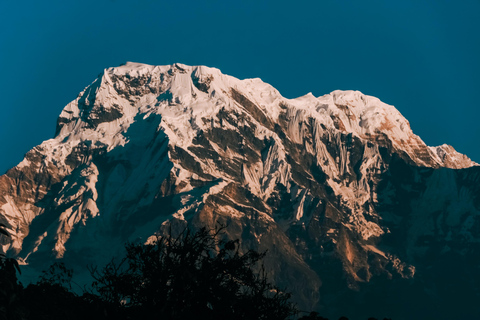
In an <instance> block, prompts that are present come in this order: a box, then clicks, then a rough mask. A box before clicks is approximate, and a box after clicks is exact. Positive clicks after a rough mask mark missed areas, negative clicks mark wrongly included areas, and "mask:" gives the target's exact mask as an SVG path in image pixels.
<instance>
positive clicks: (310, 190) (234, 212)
mask: <svg viewBox="0 0 480 320" xmlns="http://www.w3.org/2000/svg"><path fill="white" fill-rule="evenodd" d="M479 172H480V171H479V168H478V165H477V164H476V163H474V162H473V161H471V160H470V159H468V157H466V156H464V155H461V154H459V153H457V152H456V151H455V150H454V149H453V148H452V147H450V146H447V145H443V146H438V147H428V146H426V145H425V143H423V141H422V140H421V139H420V138H419V137H418V136H416V135H415V134H414V133H413V132H412V131H411V129H410V126H409V123H408V121H407V120H406V119H405V118H404V117H403V116H402V115H401V114H400V112H398V110H396V109H395V108H394V107H393V106H390V105H387V104H385V103H383V102H381V101H380V100H379V99H377V98H375V97H371V96H366V95H363V94H362V93H360V92H358V91H334V92H332V93H330V94H327V95H324V96H321V97H314V96H313V95H312V94H307V95H304V96H302V97H298V98H296V99H286V98H284V97H282V96H281V94H280V93H279V92H278V90H276V89H275V88H273V87H272V86H270V85H269V84H266V83H264V82H262V81H261V80H260V79H258V78H254V79H245V80H238V79H236V78H234V77H231V76H227V75H223V74H222V73H221V72H220V70H218V69H214V68H208V67H204V66H198V67H190V66H186V65H182V64H173V65H170V66H150V65H144V64H138V63H127V64H126V65H124V66H120V67H117V68H109V69H105V71H104V73H103V74H102V75H100V77H98V78H97V79H96V80H95V81H94V82H93V83H92V84H91V85H89V86H88V87H86V88H85V90H84V91H82V93H80V94H79V96H78V97H77V98H76V99H75V100H74V101H72V102H71V103H69V104H68V105H67V106H66V107H65V108H64V110H63V111H62V113H61V114H60V116H59V118H58V121H57V129H56V134H55V137H54V138H53V139H50V140H47V141H45V142H44V143H42V144H41V145H39V146H37V147H35V148H33V149H32V150H31V151H29V152H28V153H27V154H26V156H25V159H24V160H23V161H22V162H21V163H20V164H19V165H17V166H16V167H15V168H12V169H11V170H9V171H8V172H7V173H6V174H5V175H3V176H1V177H0V214H1V217H2V218H3V219H4V221H5V222H7V223H8V224H9V225H10V226H11V227H10V228H9V231H10V232H11V233H12V240H13V241H12V242H11V243H9V242H7V241H5V239H2V240H3V241H4V242H3V245H4V250H7V251H8V252H9V254H10V255H13V256H16V257H17V258H18V259H19V260H20V261H23V263H25V264H29V265H30V266H31V267H32V268H36V269H38V270H41V269H42V267H43V268H44V267H45V266H46V265H47V264H48V263H49V262H51V261H54V260H55V259H63V260H65V261H70V262H72V261H75V262H76V263H77V264H78V265H87V264H88V263H90V264H91V263H98V262H99V261H100V262H101V261H102V259H104V260H105V259H107V257H111V255H112V254H113V253H115V252H119V251H120V249H121V248H122V247H123V243H125V242H126V241H131V240H134V239H137V240H141V241H148V238H149V237H150V236H153V235H154V234H156V233H161V232H162V230H164V231H165V230H166V228H167V227H170V228H171V227H172V226H173V229H181V228H183V227H185V226H186V225H189V226H190V227H201V226H209V227H214V226H215V225H216V224H217V223H221V224H226V225H228V227H227V229H226V237H229V238H232V239H234V238H238V239H241V243H242V248H243V249H244V250H247V249H254V250H260V251H262V250H269V252H270V255H269V257H268V258H267V259H266V260H265V264H266V266H267V267H268V270H269V272H270V276H271V277H272V278H273V279H274V280H275V281H276V283H277V284H280V285H285V286H288V287H291V288H292V290H293V291H294V293H295V295H294V296H295V297H296V299H297V301H298V302H299V303H300V304H301V305H302V306H304V307H305V308H317V309H322V308H326V306H327V305H328V306H330V307H331V308H332V309H335V308H338V306H336V303H338V301H337V300H336V299H338V298H335V297H332V294H331V293H330V292H329V290H331V289H332V288H335V287H341V288H344V289H341V290H340V291H344V293H343V294H342V295H340V296H342V297H343V296H346V297H349V296H350V295H351V294H353V293H351V292H360V293H362V294H363V292H364V291H365V290H366V289H362V288H364V287H365V286H367V285H368V284H370V283H377V282H378V281H380V280H376V279H380V278H382V277H386V278H388V279H394V280H395V279H397V278H398V279H404V280H405V281H413V280H415V279H416V278H415V275H416V274H420V276H419V277H424V275H422V274H423V272H424V270H426V268H427V267H426V266H429V262H428V261H427V260H425V259H424V258H423V257H424V256H425V254H426V252H428V253H429V254H430V255H432V254H433V255H434V256H435V257H438V259H440V258H441V257H443V256H444V255H443V253H442V252H443V251H445V250H446V251H445V252H450V251H452V252H455V254H456V253H457V252H459V254H460V253H461V252H462V249H461V248H462V246H464V245H466V244H467V245H468V248H470V249H469V250H473V251H474V252H476V250H478V249H477V245H476V243H477V241H478V236H477V232H476V231H475V230H476V228H477V227H476V225H477V223H480V222H477V221H480V218H478V217H479V216H480V210H479V204H480V201H479V198H478V196H477V195H476V194H477V190H478V183H477V181H478V177H479V176H480V174H479ZM437 247H438V248H437ZM447 247H448V248H449V249H448V248H447ZM452 248H453V249H452ZM442 250H443V251H442ZM449 250H450V251H449ZM435 268H436V266H434V269H435ZM419 270H420V271H419ZM332 275H335V276H332ZM382 279H383V278H382ZM421 279H424V278H421ZM395 281H400V282H399V283H402V285H403V283H404V282H401V281H403V280H395ZM418 281H420V280H418ZM418 281H417V282H418ZM422 281H423V280H422ZM395 283H396V282H395ZM367 287H368V286H367ZM369 288H370V287H369ZM345 290H346V291H345ZM349 290H353V291H349ZM369 290H374V289H371V288H370V289H369ZM374 291H375V290H374ZM333 296H335V295H333ZM332 299H333V300H332ZM377 299H378V297H377ZM357 300H358V298H357ZM328 301H330V302H331V303H327V302H328ZM332 301H333V302H332ZM335 301H337V302H335ZM332 312H334V311H332ZM398 312H400V311H398ZM386 316H388V314H386Z"/></svg>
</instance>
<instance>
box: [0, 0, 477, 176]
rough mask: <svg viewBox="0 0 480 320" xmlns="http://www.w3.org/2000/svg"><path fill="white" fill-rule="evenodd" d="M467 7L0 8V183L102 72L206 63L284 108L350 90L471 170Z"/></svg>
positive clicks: (472, 96) (32, 4)
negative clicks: (276, 95)
mask: <svg viewBox="0 0 480 320" xmlns="http://www.w3.org/2000/svg"><path fill="white" fill-rule="evenodd" d="M479 16H480V1H478V0H473V1H469V0H463V1H455V2H454V1H444V0H434V1H419V0H401V1H400V0H397V1H393V0H383V1H375V0H369V1H357V0H356V1H341V0H312V1H301V0H297V1H280V0H276V1H261V0H255V1H249V0H239V1H228V0H221V1H214V0H211V1H202V0H195V1H161V0H137V1H124V0H110V1H108V0H95V1H90V0H83V1H76V0H69V1H65V0H62V1H0V66H1V71H2V72H1V74H0V103H1V107H0V150H1V151H0V173H3V172H4V171H6V170H7V169H8V168H10V167H12V166H14V165H16V164H17V163H18V162H20V161H21V159H22V158H23V155H24V154H25V153H26V152H27V151H28V150H29V149H31V148H32V147H33V146H35V145H37V144H40V143H41V142H42V141H43V140H46V139H49V138H52V137H53V134H54V131H55V124H56V118H57V116H58V115H59V114H60V111H61V110H62V108H63V107H64V106H65V105H66V104H67V103H68V102H70V101H71V100H73V99H75V97H76V96H77V95H78V93H79V92H80V91H82V90H83V89H84V87H85V86H87V85H88V84H89V83H91V82H92V81H93V80H94V79H95V78H96V77H97V75H98V74H99V73H101V72H102V71H103V69H104V68H107V67H112V66H118V65H120V64H121V63H124V62H126V61H135V62H143V63H148V64H155V65H165V64H171V63H174V62H180V63H184V64H188V65H207V66H210V67H216V68H219V69H220V70H222V72H223V73H226V74H230V75H232V76H235V77H237V78H241V79H243V78H256V77H259V78H261V79H262V80H263V81H265V82H268V83H270V84H272V85H273V86H274V87H276V88H277V89H278V90H279V91H280V92H281V93H282V94H283V96H285V97H287V98H294V97H297V96H301V95H304V94H306V93H308V92H312V93H313V94H314V95H315V96H320V95H323V94H326V93H329V92H331V91H333V90H336V89H342V90H348V89H352V90H360V91H362V92H363V93H365V94H368V95H372V96H376V97H378V98H380V99H381V100H382V101H384V102H386V103H389V104H392V105H394V106H395V107H396V108H397V109H398V110H400V112H401V113H402V114H403V115H404V116H405V117H406V118H407V119H408V120H409V121H410V124H411V126H412V129H413V131H414V132H415V133H416V134H418V135H419V136H420V137H421V138H422V139H423V140H424V141H425V142H426V143H427V144H428V145H439V144H443V143H447V144H450V145H453V146H454V147H455V148H456V149H457V150H458V151H460V152H462V153H465V154H467V155H468V156H469V157H471V158H472V159H473V160H475V161H477V162H480V150H479V148H478V147H479V143H478V138H480V126H479V116H480V99H479V97H480V19H479V18H478V17H479Z"/></svg>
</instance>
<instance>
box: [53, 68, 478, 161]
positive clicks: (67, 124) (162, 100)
mask: <svg viewBox="0 0 480 320" xmlns="http://www.w3.org/2000/svg"><path fill="white" fill-rule="evenodd" d="M232 92H234V93H233V94H232ZM238 93H241V94H240V95H239V94H238ZM240 96H242V97H241V98H240ZM232 97H233V102H232ZM235 97H237V98H238V99H243V98H246V99H247V100H249V101H251V102H253V103H254V104H255V105H256V106H257V107H258V112H259V113H261V114H262V115H263V116H264V117H265V118H266V119H268V120H271V121H272V122H275V123H276V122H278V121H279V115H280V114H281V113H282V110H283V109H282V108H285V107H290V108H291V109H292V110H291V111H289V113H296V115H295V116H301V115H300V114H303V115H302V116H306V117H314V118H316V119H318V120H319V121H320V122H321V123H323V124H324V125H325V126H326V127H335V128H336V129H337V130H340V131H343V132H348V133H353V134H354V135H356V136H357V137H359V138H362V139H366V140H372V141H380V140H381V141H383V140H385V141H387V142H386V143H391V144H392V147H393V148H395V149H396V150H398V151H399V152H404V153H406V155H408V157H410V159H411V160H412V161H413V162H415V163H416V164H418V165H423V166H430V167H438V166H447V167H453V168H464V167H469V166H472V165H474V164H475V163H473V162H472V161H470V159H468V158H466V157H459V156H453V155H452V156H450V157H447V158H448V159H455V160H456V161H448V162H443V160H442V159H444V158H445V157H439V156H438V153H437V152H435V151H433V149H430V148H427V146H426V145H425V144H424V143H423V141H422V140H421V139H420V138H419V137H418V136H416V135H414V134H413V132H412V131H411V129H410V125H409V123H408V121H407V120H406V119H405V118H404V117H403V116H402V115H401V114H400V113H399V112H398V110H396V109H395V108H394V107H393V106H390V105H388V104H385V103H382V102H381V101H380V100H379V99H377V98H375V97H371V96H366V95H364V94H362V93H361V92H359V91H339V90H337V91H334V92H332V93H330V94H327V95H324V96H321V97H318V98H316V97H314V96H313V95H312V94H311V93H310V94H307V95H305V96H302V97H299V98H296V99H286V98H284V97H283V96H282V95H281V94H280V93H279V92H278V91H277V90H276V89H275V88H273V87H272V86H271V85H269V84H267V83H264V82H262V81H261V80H260V79H258V78H255V79H246V80H238V79H236V78H234V77H231V76H227V75H224V74H222V73H221V72H220V70H218V69H215V68H208V67H205V66H193V67H191V66H186V65H183V64H178V63H176V64H173V65H169V66H151V65H146V64H140V63H133V62H128V63H126V64H125V65H123V66H120V67H116V68H109V69H106V70H105V72H104V74H103V76H102V77H101V78H99V79H97V80H95V81H94V82H93V83H92V85H90V86H89V87H87V88H86V89H85V90H84V92H82V93H81V94H80V95H79V97H78V98H77V99H76V100H74V101H73V102H72V103H70V104H69V105H67V107H66V108H65V109H64V110H63V112H62V113H61V115H60V117H59V120H58V124H59V125H58V128H57V133H58V135H60V136H61V137H64V136H71V135H72V134H77V133H79V134H80V136H83V135H84V133H85V132H84V129H85V128H89V129H92V130H93V129H95V128H96V127H97V126H98V125H100V124H103V125H101V126H100V131H101V134H102V136H101V137H98V139H99V140H100V141H101V142H106V143H107V144H109V145H111V146H112V147H114V145H117V144H118V143H120V144H121V143H123V142H122V141H123V139H122V138H121V137H117V138H119V139H116V140H115V141H106V140H107V139H108V138H113V137H114V136H118V134H120V133H121V132H123V131H124V130H125V129H126V128H127V127H128V126H129V125H130V124H131V123H132V121H133V118H134V116H135V115H136V114H138V113H145V114H149V113H156V114H161V115H162V116H163V117H164V118H165V119H166V118H167V117H168V120H169V121H172V122H176V121H181V119H182V118H184V119H186V118H187V116H186V115H187V114H188V115H189V116H188V117H189V119H188V121H189V122H190V123H191V122H192V121H194V122H195V123H196V122H202V121H203V120H201V119H202V118H205V117H209V116H210V115H211V114H214V113H216V112H218V110H220V109H221V108H232V107H235V106H234V105H235V102H236V101H235ZM210 102H214V103H210ZM191 120H192V121H191ZM112 122H113V125H112ZM119 123H121V125H115V124H119ZM187 125H188V124H187ZM197 125H198V126H197V128H200V127H201V126H202V123H197ZM188 126H190V127H192V126H191V125H188ZM107 127H108V128H107ZM80 139H81V137H80ZM300 139H301V137H300ZM112 143H113V145H112ZM445 152H446V153H449V152H454V150H453V149H452V150H450V149H448V150H446V151H445Z"/></svg>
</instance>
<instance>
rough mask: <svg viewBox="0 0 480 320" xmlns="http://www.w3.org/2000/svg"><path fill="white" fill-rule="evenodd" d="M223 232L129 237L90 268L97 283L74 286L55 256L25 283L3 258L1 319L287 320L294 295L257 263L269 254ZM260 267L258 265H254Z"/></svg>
mask: <svg viewBox="0 0 480 320" xmlns="http://www.w3.org/2000/svg"><path fill="white" fill-rule="evenodd" d="M219 234H220V231H218V230H217V231H215V232H212V231H208V230H206V229H201V230H200V231H198V232H196V233H193V232H191V231H190V230H185V231H184V232H183V233H182V234H180V235H179V236H178V237H172V236H171V235H170V236H165V237H157V238H156V240H155V241H153V242H152V243H151V244H148V245H144V244H129V245H127V254H126V256H125V258H123V259H122V260H120V261H118V262H115V260H113V261H112V262H111V263H109V264H108V265H106V266H105V267H103V268H101V269H98V268H92V269H91V272H92V276H93V277H94V279H95V281H94V282H93V286H92V290H91V291H90V292H88V293H84V294H83V295H81V296H79V295H77V294H75V293H74V292H72V290H71V289H72V288H71V283H72V282H71V279H72V270H69V269H67V268H66V267H65V265H63V264H61V263H56V264H54V265H52V266H51V267H50V268H49V269H48V270H47V271H45V272H43V274H42V276H41V277H40V279H39V281H38V282H37V283H35V284H30V285H29V286H28V287H27V288H25V289H24V288H23V287H22V285H21V284H20V283H19V282H18V280H17V272H20V269H19V267H18V264H17V262H16V261H15V260H14V259H5V257H4V256H3V257H2V259H1V264H0V285H1V287H0V299H1V300H0V320H3V319H8V320H10V319H15V320H16V319H40V320H41V319H86V318H91V319H143V318H145V319H150V318H152V319H153V318H157V319H286V318H289V317H291V316H294V315H295V313H296V309H295V306H294V305H293V304H292V303H291V302H289V298H290V294H289V293H285V292H283V291H281V290H280V289H279V288H277V287H275V286H274V285H272V284H271V283H270V282H269V281H268V280H267V277H266V275H265V271H264V270H263V269H262V268H261V267H260V266H259V265H258V264H259V262H260V260H261V259H262V258H263V257H264V255H265V253H257V252H255V251H248V252H246V253H241V252H240V249H239V245H238V241H221V240H219V238H220V237H219ZM254 270H260V271H259V272H256V271H254Z"/></svg>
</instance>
